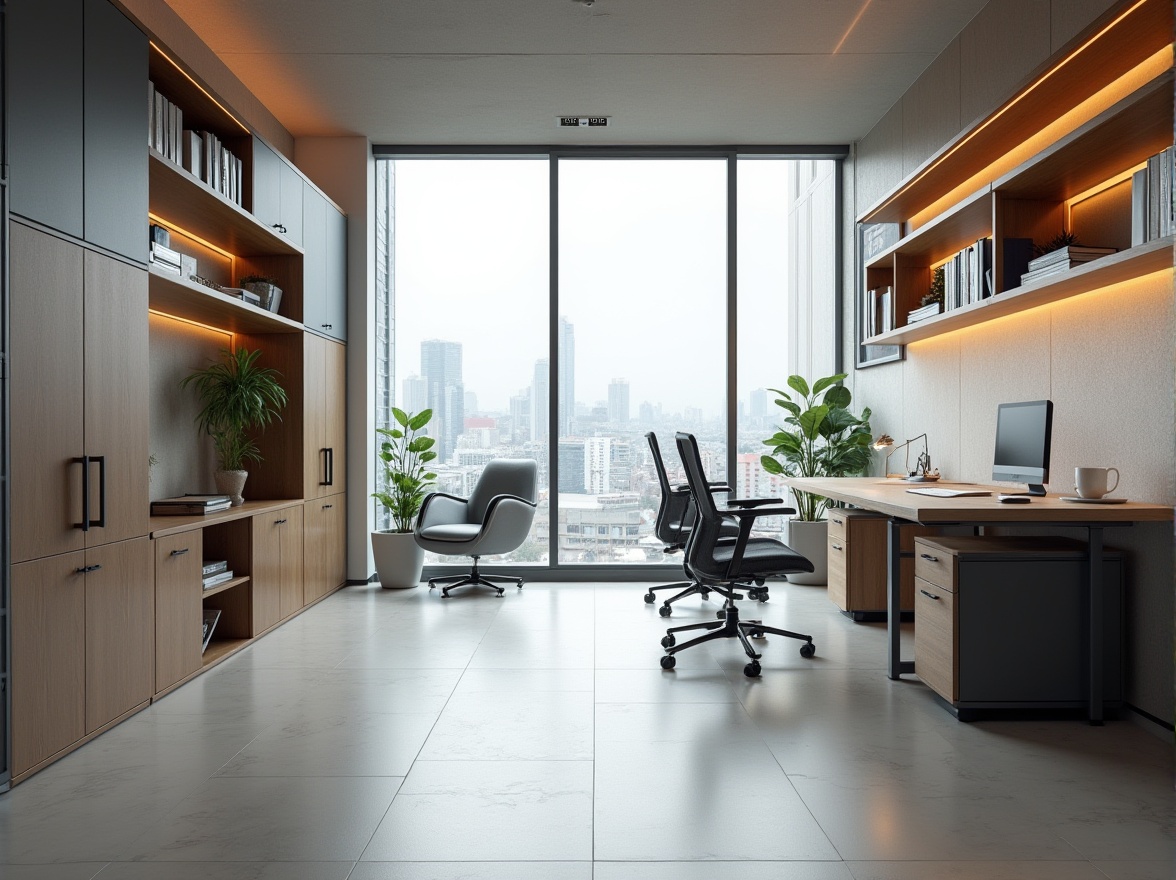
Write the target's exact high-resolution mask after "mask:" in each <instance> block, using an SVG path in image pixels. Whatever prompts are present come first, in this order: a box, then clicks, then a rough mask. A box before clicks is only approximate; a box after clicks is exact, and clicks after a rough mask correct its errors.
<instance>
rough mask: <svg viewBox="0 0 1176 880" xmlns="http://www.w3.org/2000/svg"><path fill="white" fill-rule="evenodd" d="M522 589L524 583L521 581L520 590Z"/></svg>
mask: <svg viewBox="0 0 1176 880" xmlns="http://www.w3.org/2000/svg"><path fill="white" fill-rule="evenodd" d="M522 588H523V582H522V581H519V589H520V590H521V589H522Z"/></svg>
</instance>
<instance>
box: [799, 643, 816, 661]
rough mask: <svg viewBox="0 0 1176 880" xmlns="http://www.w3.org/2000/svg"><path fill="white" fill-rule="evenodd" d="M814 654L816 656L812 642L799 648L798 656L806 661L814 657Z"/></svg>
mask: <svg viewBox="0 0 1176 880" xmlns="http://www.w3.org/2000/svg"><path fill="white" fill-rule="evenodd" d="M816 654H817V646H816V645H814V644H813V643H812V642H805V643H804V644H803V645H801V646H800V656H801V657H803V658H804V659H806V660H807V659H809V658H810V657H815V656H816Z"/></svg>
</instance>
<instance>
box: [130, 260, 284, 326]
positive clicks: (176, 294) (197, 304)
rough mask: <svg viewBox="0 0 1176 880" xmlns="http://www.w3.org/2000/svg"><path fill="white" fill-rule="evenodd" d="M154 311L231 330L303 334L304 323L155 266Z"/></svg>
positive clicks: (152, 277) (151, 281)
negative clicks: (170, 273)
mask: <svg viewBox="0 0 1176 880" xmlns="http://www.w3.org/2000/svg"><path fill="white" fill-rule="evenodd" d="M148 282H149V283H148V287H147V293H148V302H149V304H150V306H151V308H152V310H154V311H156V312H161V313H163V314H166V315H170V316H171V317H173V318H180V319H182V320H185V321H194V322H196V323H197V324H204V325H206V326H211V327H217V328H218V329H222V330H227V331H229V332H231V333H301V332H302V325H301V324H299V323H298V322H297V321H292V320H290V319H289V318H285V317H283V316H282V315H278V314H275V313H273V312H269V311H266V310H265V309H262V308H258V307H257V306H254V305H250V304H249V303H246V302H242V301H241V300H239V299H237V298H236V297H232V296H229V295H228V294H227V293H221V292H219V291H216V290H213V289H212V288H211V287H205V286H204V285H203V284H197V283H196V282H195V281H188V280H186V279H184V278H181V277H180V276H178V275H169V274H167V273H166V272H163V271H161V270H158V269H155V268H152V269H151V272H150V275H149V277H148Z"/></svg>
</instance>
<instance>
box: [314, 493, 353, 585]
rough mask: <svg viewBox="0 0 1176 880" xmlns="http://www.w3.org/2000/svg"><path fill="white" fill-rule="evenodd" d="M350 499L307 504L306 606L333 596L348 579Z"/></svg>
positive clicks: (343, 497)
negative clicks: (330, 594) (331, 593)
mask: <svg viewBox="0 0 1176 880" xmlns="http://www.w3.org/2000/svg"><path fill="white" fill-rule="evenodd" d="M346 501H347V496H346V495H331V496H330V497H328V498H321V499H318V500H315V501H307V502H306V517H305V521H306V552H305V564H304V571H305V572H306V584H305V590H306V603H307V604H310V603H311V602H314V601H315V600H316V599H321V598H322V597H323V596H325V595H327V594H328V593H330V592H331V591H332V590H334V589H336V588H337V587H339V586H341V585H342V584H343V582H344V581H345V580H346V578H347V504H346Z"/></svg>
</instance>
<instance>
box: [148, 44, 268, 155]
mask: <svg viewBox="0 0 1176 880" xmlns="http://www.w3.org/2000/svg"><path fill="white" fill-rule="evenodd" d="M148 76H150V77H151V82H153V83H155V88H156V90H157V91H158V92H159V93H160V94H161V95H163V96H164V97H165V98H167V99H168V100H169V101H171V102H172V103H173V104H175V105H176V106H178V107H182V108H183V111H184V128H187V129H192V130H194V131H195V130H199V131H210V132H212V133H213V134H215V135H217V137H219V138H221V139H222V140H224V139H226V138H231V137H242V138H245V137H248V136H249V134H250V132H249V129H248V128H246V127H245V125H244V123H242V122H241V121H240V120H238V119H237V117H235V116H234V115H233V114H232V113H230V112H229V110H228V109H227V108H226V107H225V105H224V103H223V102H222V101H221V100H220V99H219V98H218V97H217V96H215V95H214V94H213V93H212V92H210V91H209V90H208V89H206V88H205V87H204V86H202V85H200V84H199V83H197V81H196V77H194V76H192V75H191V74H189V73H188V72H187V71H186V69H185V68H184V66H183V65H182V64H181V63H180V62H179V61H176V60H175V59H173V58H172V57H171V56H170V55H168V54H167V53H166V52H164V51H163V50H162V49H161V48H160V47H159V46H157V45H155V44H154V43H152V44H151V52H150V55H149V60H148Z"/></svg>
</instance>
